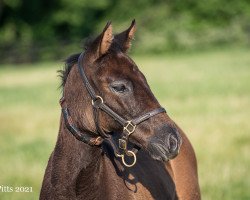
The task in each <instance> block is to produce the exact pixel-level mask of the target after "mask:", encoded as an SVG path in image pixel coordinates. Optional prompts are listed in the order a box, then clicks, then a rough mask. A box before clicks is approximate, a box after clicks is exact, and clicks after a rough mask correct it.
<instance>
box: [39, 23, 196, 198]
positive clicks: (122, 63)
mask: <svg viewBox="0 0 250 200" xmlns="http://www.w3.org/2000/svg"><path fill="white" fill-rule="evenodd" d="M134 33H135V21H133V22H132V24H131V26H130V27H129V28H128V29H127V30H125V31H124V32H121V33H119V34H116V35H114V36H113V33H112V25H111V23H107V25H106V27H105V28H104V30H103V32H102V33H101V34H100V35H99V36H98V37H97V38H95V39H94V40H92V41H90V42H89V43H88V44H87V45H86V50H85V52H83V53H81V54H75V55H72V56H70V57H69V58H68V59H67V60H66V65H65V66H66V67H65V70H64V71H62V87H63V97H62V99H61V101H60V103H61V106H62V115H61V120H60V129H59V134H58V138H57V142H56V146H55V149H54V151H53V152H52V154H51V156H50V158H49V161H48V165H47V168H46V172H45V175H44V180H43V184H42V188H41V193H40V200H51V199H55V200H57V199H65V200H66V199H67V200H68V199H72V200H76V199H110V200H112V199H143V200H145V199H185V200H189V199H190V200H191V199H192V200H195V199H200V191H199V185H198V175H197V164H196V158H195V153H194V151H193V148H192V146H191V144H190V142H189V140H188V139H187V137H186V135H185V134H184V133H183V131H182V130H181V129H180V128H179V127H178V126H177V125H176V124H175V123H174V122H173V120H171V119H170V117H169V116H168V115H167V113H166V111H165V109H164V108H162V107H161V106H160V104H159V102H158V101H157V100H156V98H155V97H154V95H153V93H152V92H151V90H150V88H149V86H148V84H147V81H146V79H145V77H144V75H143V74H142V73H141V72H140V70H139V68H138V67H137V65H136V64H135V63H134V62H133V60H132V59H131V58H130V57H129V56H128V55H127V51H128V49H129V48H130V46H131V40H132V39H133V37H134Z"/></svg>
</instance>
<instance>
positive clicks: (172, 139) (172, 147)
mask: <svg viewBox="0 0 250 200" xmlns="http://www.w3.org/2000/svg"><path fill="white" fill-rule="evenodd" d="M178 148H179V147H178V138H177V137H176V136H175V135H174V134H170V135H169V137H168V150H169V152H170V153H174V152H176V151H178Z"/></svg>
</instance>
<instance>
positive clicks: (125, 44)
mask: <svg viewBox="0 0 250 200" xmlns="http://www.w3.org/2000/svg"><path fill="white" fill-rule="evenodd" d="M135 31H136V23H135V19H134V20H133V21H132V23H131V25H130V27H129V28H128V29H127V30H125V31H123V32H121V33H119V34H117V35H115V40H116V41H117V43H118V44H119V46H120V48H121V50H122V52H124V53H125V52H127V51H128V49H129V48H130V47H131V41H132V40H133V39H134V35H135Z"/></svg>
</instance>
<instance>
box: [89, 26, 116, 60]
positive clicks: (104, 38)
mask: <svg viewBox="0 0 250 200" xmlns="http://www.w3.org/2000/svg"><path fill="white" fill-rule="evenodd" d="M112 41H113V33H112V25H111V22H107V24H106V26H105V28H104V29H103V31H102V33H101V34H100V35H99V36H98V37H97V38H96V39H95V40H94V42H93V43H92V44H91V45H90V47H89V48H87V50H88V52H91V54H92V55H94V59H95V60H96V59H98V58H99V57H101V56H102V55H104V54H105V53H107V52H108V50H109V48H110V46H111V44H112Z"/></svg>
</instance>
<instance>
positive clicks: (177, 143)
mask: <svg viewBox="0 0 250 200" xmlns="http://www.w3.org/2000/svg"><path fill="white" fill-rule="evenodd" d="M181 144H182V138H181V136H180V134H179V132H178V131H177V129H176V128H174V127H172V126H169V125H167V126H166V125H165V126H163V127H162V128H161V129H160V130H158V131H157V132H156V134H155V135H154V136H152V137H150V139H149V142H148V145H147V151H148V152H149V154H150V155H151V157H152V158H153V159H155V160H161V161H164V162H166V161H168V160H170V159H173V158H175V157H176V156H177V155H178V154H179V151H180V147H181Z"/></svg>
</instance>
